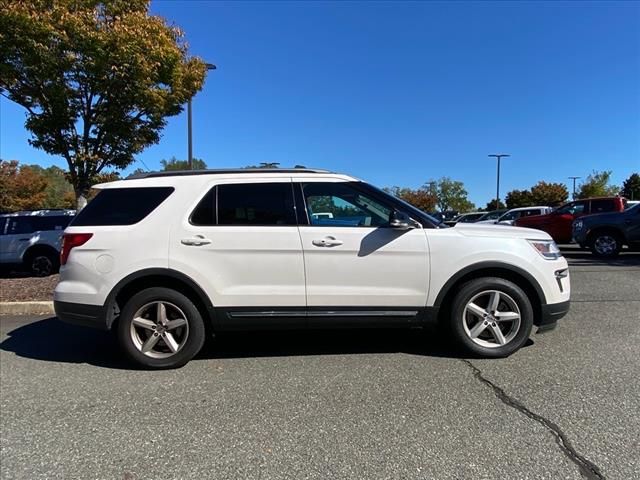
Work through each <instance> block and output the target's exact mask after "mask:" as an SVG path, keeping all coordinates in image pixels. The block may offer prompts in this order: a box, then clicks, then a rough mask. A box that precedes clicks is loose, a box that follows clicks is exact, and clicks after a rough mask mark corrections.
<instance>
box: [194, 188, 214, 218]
mask: <svg viewBox="0 0 640 480" xmlns="http://www.w3.org/2000/svg"><path fill="white" fill-rule="evenodd" d="M190 221H191V224H192V225H203V226H206V225H215V224H216V188H215V187H214V188H212V189H211V190H209V191H208V192H207V194H206V195H205V196H204V197H203V198H202V200H200V203H198V206H197V207H196V208H195V210H194V211H193V213H192V214H191V219H190Z"/></svg>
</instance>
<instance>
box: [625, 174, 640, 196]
mask: <svg viewBox="0 0 640 480" xmlns="http://www.w3.org/2000/svg"><path fill="white" fill-rule="evenodd" d="M620 195H622V196H623V197H626V198H628V199H629V200H640V175H638V174H637V173H632V174H631V175H629V178H627V179H626V180H625V181H624V183H623V184H622V190H621V191H620Z"/></svg>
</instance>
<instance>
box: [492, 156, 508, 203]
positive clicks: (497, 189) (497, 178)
mask: <svg viewBox="0 0 640 480" xmlns="http://www.w3.org/2000/svg"><path fill="white" fill-rule="evenodd" d="M489 156H490V157H495V158H497V159H498V170H497V177H496V210H498V208H499V205H500V160H501V159H502V158H503V157H510V156H511V155H509V154H508V153H491V154H489Z"/></svg>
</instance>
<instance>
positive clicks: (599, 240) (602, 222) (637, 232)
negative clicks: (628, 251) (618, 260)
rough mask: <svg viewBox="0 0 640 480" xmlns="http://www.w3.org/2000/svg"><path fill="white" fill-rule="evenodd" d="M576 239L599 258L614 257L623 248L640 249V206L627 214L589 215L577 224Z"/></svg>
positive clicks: (574, 230)
mask: <svg viewBox="0 0 640 480" xmlns="http://www.w3.org/2000/svg"><path fill="white" fill-rule="evenodd" d="M573 238H574V240H575V241H576V242H577V243H579V244H580V245H581V246H582V247H589V248H590V249H591V251H592V252H593V254H594V255H597V256H599V257H614V256H616V255H617V254H618V253H620V250H621V249H622V247H623V245H628V246H629V247H630V248H633V249H640V204H639V205H635V206H633V207H631V208H629V209H628V210H625V211H624V212H612V213H599V214H596V215H587V216H584V217H581V218H579V219H577V220H576V221H574V222H573Z"/></svg>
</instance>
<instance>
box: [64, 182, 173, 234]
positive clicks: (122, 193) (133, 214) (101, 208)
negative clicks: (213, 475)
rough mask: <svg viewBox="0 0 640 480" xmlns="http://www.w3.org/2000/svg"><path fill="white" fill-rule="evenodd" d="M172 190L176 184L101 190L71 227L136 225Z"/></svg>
mask: <svg viewBox="0 0 640 480" xmlns="http://www.w3.org/2000/svg"><path fill="white" fill-rule="evenodd" d="M173 190H174V189H173V187H144V188H108V189H105V190H102V191H100V193H98V195H97V196H96V197H95V198H94V199H93V200H91V202H89V203H88V204H87V206H86V207H84V208H83V209H82V210H81V211H80V213H79V214H78V215H77V216H76V218H75V219H74V220H73V222H71V226H72V227H85V226H87V227H88V226H102V225H133V224H134V223H138V222H139V221H141V220H142V219H144V218H145V217H147V216H148V215H149V214H150V213H151V212H153V211H154V210H155V209H156V208H157V207H158V205H160V204H161V203H162V202H163V201H165V200H166V199H167V197H168V196H169V195H171V193H172V192H173Z"/></svg>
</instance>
